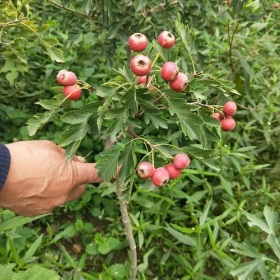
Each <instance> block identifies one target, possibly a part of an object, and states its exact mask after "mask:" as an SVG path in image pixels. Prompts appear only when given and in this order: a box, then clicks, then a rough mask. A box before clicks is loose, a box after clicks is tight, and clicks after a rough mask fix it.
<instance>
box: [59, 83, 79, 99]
mask: <svg viewBox="0 0 280 280" xmlns="http://www.w3.org/2000/svg"><path fill="white" fill-rule="evenodd" d="M63 94H64V96H65V97H67V98H68V99H70V100H78V99H79V98H80V97H81V95H82V89H81V87H80V86H79V85H77V84H76V85H73V86H65V87H64V89H63Z"/></svg>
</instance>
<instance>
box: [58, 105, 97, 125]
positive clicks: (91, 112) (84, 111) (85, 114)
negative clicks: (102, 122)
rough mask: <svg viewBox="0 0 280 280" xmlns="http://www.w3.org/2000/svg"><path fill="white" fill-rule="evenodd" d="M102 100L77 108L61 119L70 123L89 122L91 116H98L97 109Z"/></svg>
mask: <svg viewBox="0 0 280 280" xmlns="http://www.w3.org/2000/svg"><path fill="white" fill-rule="evenodd" d="M101 105H102V102H94V103H89V104H86V105H85V106H83V107H82V108H81V109H76V110H73V111H70V112H67V113H65V114H64V115H63V116H62V117H61V120H62V121H63V122H66V123H69V124H79V123H84V122H87V121H88V119H89V118H90V117H91V116H97V110H98V108H99V106H101Z"/></svg>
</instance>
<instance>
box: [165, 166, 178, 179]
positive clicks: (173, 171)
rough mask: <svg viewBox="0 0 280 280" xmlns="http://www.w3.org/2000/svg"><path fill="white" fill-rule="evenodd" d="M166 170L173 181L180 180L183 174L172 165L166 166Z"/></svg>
mask: <svg viewBox="0 0 280 280" xmlns="http://www.w3.org/2000/svg"><path fill="white" fill-rule="evenodd" d="M164 168H165V169H166V170H167V171H168V174H169V177H170V178H171V179H176V178H178V177H179V176H180V175H181V172H182V171H181V170H180V169H177V168H175V166H174V165H173V164H171V163H169V164H166V165H165V166H164Z"/></svg>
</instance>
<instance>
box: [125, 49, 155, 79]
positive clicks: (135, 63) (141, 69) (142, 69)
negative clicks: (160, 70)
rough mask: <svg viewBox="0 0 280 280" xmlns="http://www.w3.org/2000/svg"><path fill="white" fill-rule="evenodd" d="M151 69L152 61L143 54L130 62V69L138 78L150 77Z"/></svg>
mask: <svg viewBox="0 0 280 280" xmlns="http://www.w3.org/2000/svg"><path fill="white" fill-rule="evenodd" d="M151 67H152V62H151V60H150V59H149V58H148V57H147V56H145V55H143V54H138V55H136V56H134V57H133V58H132V59H131V61H130V69H131V71H132V72H133V73H134V74H135V75H137V76H145V75H148V74H149V73H150V71H151Z"/></svg>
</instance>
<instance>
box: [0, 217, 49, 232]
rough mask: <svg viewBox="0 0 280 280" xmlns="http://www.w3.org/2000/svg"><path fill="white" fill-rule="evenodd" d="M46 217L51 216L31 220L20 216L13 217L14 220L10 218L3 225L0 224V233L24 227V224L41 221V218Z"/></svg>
mask: <svg viewBox="0 0 280 280" xmlns="http://www.w3.org/2000/svg"><path fill="white" fill-rule="evenodd" d="M48 215H51V214H44V215H39V216H36V217H32V218H29V217H21V216H17V217H14V218H12V219H10V220H7V221H4V222H3V223H1V224H0V233H1V232H4V231H7V230H11V229H14V228H17V227H19V226H22V225H25V224H28V223H30V222H33V221H35V220H38V219H41V218H43V217H46V216H48Z"/></svg>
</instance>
